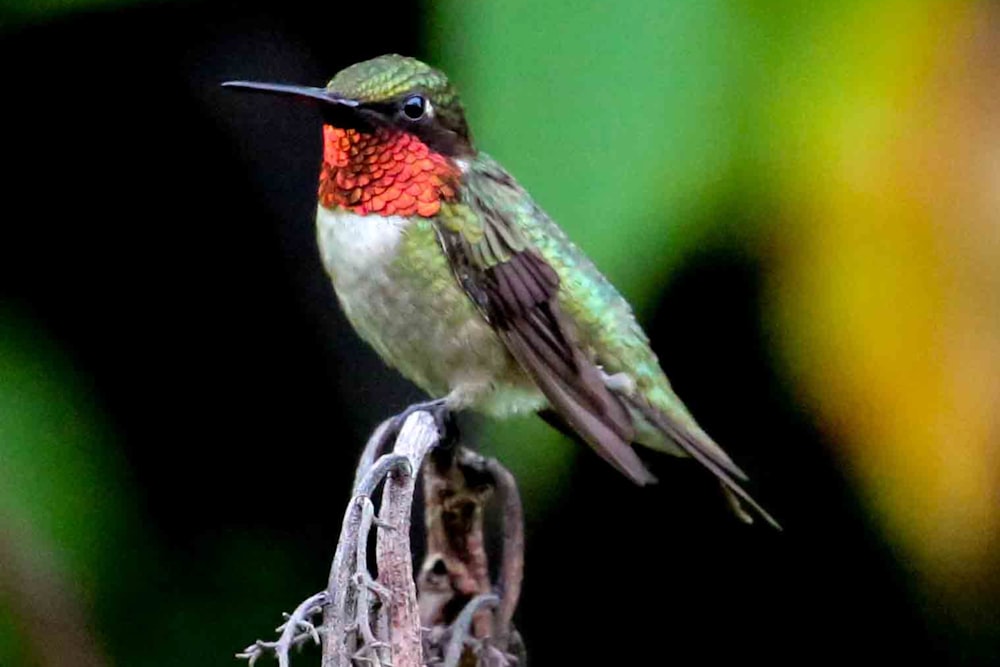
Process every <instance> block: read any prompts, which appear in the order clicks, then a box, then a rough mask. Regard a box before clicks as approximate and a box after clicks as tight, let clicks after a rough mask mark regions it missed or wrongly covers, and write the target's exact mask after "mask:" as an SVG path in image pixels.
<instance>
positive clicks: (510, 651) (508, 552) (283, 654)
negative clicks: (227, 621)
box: [238, 404, 524, 667]
mask: <svg viewBox="0 0 1000 667" xmlns="http://www.w3.org/2000/svg"><path fill="white" fill-rule="evenodd" d="M433 407H434V406H432V405H430V404H426V405H425V404H420V405H417V406H413V407H411V408H409V409H408V410H407V411H405V412H404V413H402V414H401V415H400V416H397V417H395V418H393V419H390V420H387V421H385V422H383V423H382V424H381V425H380V426H379V428H378V429H376V431H375V433H374V434H373V435H372V437H371V438H370V439H369V441H368V443H367V445H366V446H365V449H364V452H363V453H362V455H361V460H360V462H359V464H358V470H357V472H356V475H355V482H354V492H353V496H352V498H351V501H350V502H349V503H348V506H347V509H346V510H345V512H344V520H343V524H342V525H341V530H340V539H339V541H338V543H337V550H336V553H335V554H334V558H333V563H332V565H331V567H330V577H329V581H328V585H327V590H326V591H324V592H322V593H317V594H316V595H314V596H312V597H311V598H309V599H308V600H306V601H304V602H303V603H302V604H300V605H299V606H298V607H297V608H296V610H295V611H294V612H293V613H292V614H290V615H287V616H286V619H287V621H286V623H285V624H283V625H282V626H280V627H279V628H278V631H279V632H280V633H281V635H280V637H279V638H278V640H277V641H274V642H264V641H260V640H258V641H257V642H256V643H254V644H252V645H251V646H248V647H247V648H246V649H245V650H244V651H243V652H242V653H240V654H238V657H241V658H246V659H248V660H249V661H250V663H251V665H252V664H253V663H254V662H255V661H256V660H257V658H259V657H260V656H261V655H265V654H268V653H272V652H273V653H274V654H275V655H276V656H277V658H278V663H279V666H280V667H288V664H289V652H290V649H291V647H292V646H297V645H299V644H301V643H303V642H305V641H307V640H308V639H310V638H312V639H313V640H314V641H316V642H317V643H320V642H321V643H322V646H323V663H322V664H323V666H324V667H353V666H354V665H356V664H364V665H366V666H368V667H422V666H423V665H424V664H432V663H440V662H444V663H445V664H446V666H447V667H455V666H456V665H458V663H459V662H460V661H462V659H463V655H465V656H468V657H469V658H472V659H474V663H475V664H476V665H477V666H478V667H502V666H505V665H510V664H511V663H512V662H519V663H521V664H522V665H523V663H524V648H523V644H521V641H520V636H519V635H518V634H517V632H516V630H514V629H513V627H512V626H511V624H510V619H511V616H512V615H513V611H514V608H515V607H516V605H517V598H518V596H519V594H520V590H521V575H522V572H523V563H524V560H523V546H524V532H523V527H522V518H521V504H520V499H519V498H518V495H517V486H516V484H515V482H514V478H513V477H512V476H511V475H510V473H509V472H507V471H506V469H504V468H503V467H502V466H501V465H500V464H499V463H497V462H496V461H494V460H493V459H485V458H483V457H482V456H480V455H478V454H475V453H473V452H470V451H468V450H466V449H464V448H461V447H457V446H455V447H452V448H440V449H438V450H436V454H435V456H434V457H433V459H432V460H428V461H427V463H426V464H425V463H424V460H425V458H427V454H428V453H429V452H430V451H431V450H432V449H434V448H435V447H436V446H437V445H438V441H439V437H440V436H439V428H438V423H437V420H436V419H435V417H434V416H432V414H431V413H430V412H429V410H430V409H432V408H433ZM438 417H440V415H438ZM400 422H402V426H401V427H399V428H398V436H397V437H396V438H395V442H394V443H392V442H391V438H392V435H393V434H395V433H396V432H397V426H398V425H399V423H400ZM389 445H393V447H392V449H393V451H392V453H390V454H384V455H381V456H380V454H381V453H382V452H383V451H385V450H386V449H388V448H389ZM417 471H422V473H423V476H424V485H425V499H426V508H425V529H426V531H427V535H428V539H427V542H428V547H429V549H430V553H429V554H428V556H427V557H426V559H425V561H424V566H423V567H422V568H421V573H420V595H419V598H418V595H417V588H416V586H415V584H414V581H413V563H412V558H411V555H410V516H411V512H412V505H413V494H414V486H415V482H416V480H415V473H416V472H417ZM383 481H384V482H385V485H384V488H383V491H382V498H381V507H380V509H379V511H378V516H377V517H376V510H375V504H374V503H373V501H372V496H373V494H374V493H375V491H376V489H377V488H378V486H379V485H380V484H381V483H382V482H383ZM494 488H497V489H499V490H500V493H501V497H502V499H503V507H504V510H503V516H504V547H503V562H502V563H501V567H500V581H499V582H498V583H497V586H496V589H497V590H498V591H499V595H497V594H494V593H493V589H494V586H493V585H492V584H491V582H490V579H489V568H488V566H487V557H486V551H485V540H484V537H483V533H484V530H483V514H484V508H485V506H486V503H487V502H488V500H489V499H490V497H491V496H492V493H493V490H494ZM372 530H375V531H376V534H375V544H376V555H375V556H376V567H377V571H378V576H377V577H374V576H373V575H372V573H371V572H370V571H369V568H368V542H369V539H370V533H371V531H372ZM373 594H374V595H373ZM491 609H493V610H496V611H495V612H491V611H490V610H491ZM321 610H322V612H323V625H322V626H321V627H320V628H317V627H315V626H314V625H313V624H312V622H311V620H310V619H311V617H312V616H314V615H316V614H318V613H320V611H321ZM422 623H423V625H425V626H430V627H426V628H422V627H421V624H422ZM422 632H423V633H424V634H423V635H422ZM445 642H447V644H446V643H445ZM469 647H471V648H472V649H473V651H472V653H466V648H469Z"/></svg>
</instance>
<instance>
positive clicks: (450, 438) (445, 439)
mask: <svg viewBox="0 0 1000 667" xmlns="http://www.w3.org/2000/svg"><path fill="white" fill-rule="evenodd" d="M416 412H426V413H428V414H429V415H430V416H431V417H433V418H434V424H435V425H437V429H438V438H439V442H438V447H451V446H453V445H455V444H456V443H457V442H458V424H457V423H456V422H455V415H454V413H453V412H452V411H451V408H450V407H449V405H448V400H447V399H446V398H436V399H434V400H433V401H423V402H421V403H414V404H413V405H411V406H409V407H408V408H406V409H405V410H403V411H402V412H400V413H399V414H398V415H396V416H395V417H393V418H392V423H391V424H390V425H389V428H388V429H386V433H385V437H386V438H388V439H389V440H390V442H395V440H396V438H397V437H398V436H399V430H400V429H401V428H403V424H404V423H405V422H406V420H407V418H409V416H410V415H412V414H414V413H416Z"/></svg>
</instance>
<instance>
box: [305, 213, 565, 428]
mask: <svg viewBox="0 0 1000 667" xmlns="http://www.w3.org/2000/svg"><path fill="white" fill-rule="evenodd" d="M316 224H317V233H318V240H319V247H320V252H321V254H322V258H323V264H324V265H325V266H326V270H327V272H328V273H329V274H330V277H331V279H332V280H333V286H334V289H335V290H336V292H337V297H338V299H339V301H340V303H341V306H342V308H343V309H344V313H345V314H346V315H347V318H348V319H349V320H350V321H351V324H353V325H354V328H355V329H356V330H357V331H358V333H359V334H360V335H361V337H362V338H364V339H365V340H366V341H367V342H368V343H369V344H370V345H371V346H372V347H373V348H375V350H376V351H377V352H378V353H379V355H380V356H381V357H382V358H383V359H384V360H385V361H386V362H387V363H389V364H390V365H391V366H394V367H395V368H397V369H398V370H399V371H400V372H401V373H402V374H403V375H405V376H406V377H407V378H409V379H410V380H412V381H413V382H414V383H416V384H417V385H418V386H420V387H421V388H422V389H424V390H425V391H426V392H428V393H429V394H431V395H432V396H435V397H440V396H445V395H448V394H450V395H451V398H452V399H453V401H454V403H455V405H456V407H463V406H466V405H467V406H469V407H473V408H475V409H478V410H481V411H483V412H486V413H489V414H494V415H505V414H510V413H515V412H525V411H534V410H537V409H539V408H541V407H543V406H544V405H545V399H544V397H543V396H542V395H541V393H540V392H539V391H538V389H537V388H536V387H535V386H534V383H532V382H531V381H530V380H529V379H528V377H527V375H526V374H525V373H524V372H523V371H522V370H521V368H520V367H519V366H518V365H517V362H516V361H514V359H513V358H512V357H511V356H510V355H509V354H508V353H507V351H506V350H505V349H504V347H503V345H502V344H501V343H500V341H499V339H498V338H497V337H496V335H495V334H494V333H493V331H492V330H491V329H490V327H489V325H487V324H486V322H485V321H483V319H482V317H481V316H480V315H479V313H478V311H477V310H476V309H475V307H474V306H473V304H472V302H471V301H470V300H469V298H468V297H467V296H466V294H465V293H464V291H462V289H461V288H460V287H459V286H458V284H457V283H456V281H455V279H454V277H453V276H452V275H451V269H450V268H449V267H448V264H447V261H446V260H445V257H444V255H443V251H442V250H441V248H440V246H439V245H438V243H437V240H436V237H435V236H434V232H433V229H432V228H431V226H430V222H429V221H427V220H423V221H410V220H407V219H406V218H403V217H400V216H385V217H383V216H378V215H369V216H359V215H357V214H354V213H350V212H347V211H340V210H337V211H330V210H328V209H325V208H324V207H322V206H320V207H319V210H318V213H317V217H316Z"/></svg>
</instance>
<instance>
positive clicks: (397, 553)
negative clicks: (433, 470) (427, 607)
mask: <svg viewBox="0 0 1000 667" xmlns="http://www.w3.org/2000/svg"><path fill="white" fill-rule="evenodd" d="M437 442H438V430H437V424H436V423H435V421H434V418H433V417H431V415H429V414H428V413H426V412H417V413H414V414H413V415H411V416H410V417H409V418H407V420H406V422H405V423H404V424H403V428H402V429H400V432H399V438H398V440H397V441H396V447H395V451H396V452H397V453H398V454H400V455H403V456H406V457H407V460H408V461H409V463H410V470H411V471H414V472H415V471H418V470H420V469H421V465H422V464H423V460H424V456H426V454H427V452H429V451H430V450H431V448H432V447H433V446H434V445H436V444H437ZM414 484H415V478H414V475H412V474H399V475H393V476H391V477H390V478H389V479H388V480H387V481H386V485H385V489H384V490H383V492H382V509H381V512H380V514H379V517H380V519H381V521H382V524H383V525H386V526H391V527H392V529H391V530H380V531H378V536H377V542H376V552H377V555H376V557H377V561H378V576H379V582H380V583H381V584H382V585H384V586H386V587H387V588H388V589H389V590H390V591H392V599H391V601H390V602H389V643H390V644H391V645H392V661H393V664H394V665H397V666H398V667H402V666H404V665H405V666H409V665H422V664H423V659H422V655H421V653H422V651H421V642H420V614H419V612H418V607H417V589H416V585H415V584H414V582H413V561H412V559H411V556H410V513H411V508H412V506H413V487H414Z"/></svg>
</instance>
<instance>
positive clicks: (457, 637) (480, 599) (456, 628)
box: [444, 594, 500, 667]
mask: <svg viewBox="0 0 1000 667" xmlns="http://www.w3.org/2000/svg"><path fill="white" fill-rule="evenodd" d="M499 605H500V598H498V597H497V596H496V595H493V594H483V595H477V596H476V597H474V598H472V600H470V601H469V604H467V605H465V608H464V609H462V613H461V614H459V615H458V618H456V619H455V622H454V623H452V624H451V633H450V634H451V637H450V639H449V640H448V650H447V651H446V652H445V654H444V667H457V665H458V661H459V660H461V658H462V651H463V650H464V649H465V643H466V641H468V640H469V639H470V636H469V627H470V626H471V625H472V619H473V618H474V617H475V616H476V614H477V613H478V612H479V611H480V610H483V609H493V608H496V607H497V606H499Z"/></svg>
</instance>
